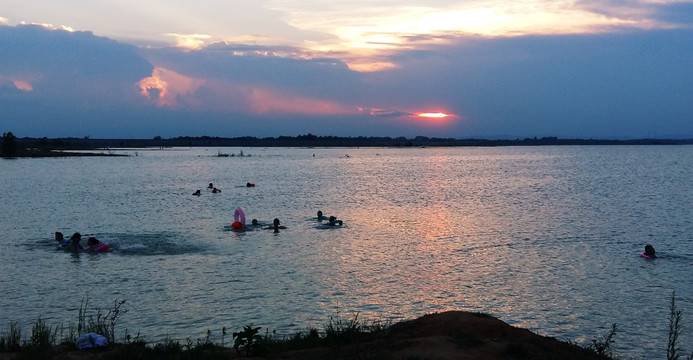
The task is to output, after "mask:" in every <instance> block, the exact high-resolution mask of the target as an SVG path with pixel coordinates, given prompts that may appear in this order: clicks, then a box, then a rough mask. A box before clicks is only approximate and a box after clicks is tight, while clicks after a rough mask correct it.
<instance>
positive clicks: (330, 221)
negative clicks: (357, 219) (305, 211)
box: [231, 208, 344, 233]
mask: <svg viewBox="0 0 693 360" xmlns="http://www.w3.org/2000/svg"><path fill="white" fill-rule="evenodd" d="M242 212H243V210H241V209H240V208H239V209H236V213H242ZM317 219H318V222H319V223H320V224H322V225H327V226H342V225H343V224H344V221H342V220H339V219H337V217H336V216H329V217H328V216H325V215H323V213H322V211H320V210H318V217H317ZM323 220H327V222H326V223H323ZM261 226H263V225H262V224H260V222H259V221H258V220H257V219H253V220H251V222H250V226H246V224H245V214H243V216H242V219H241V218H240V216H236V214H234V222H233V223H232V224H231V228H232V229H234V230H245V229H246V228H248V227H261ZM263 229H265V230H274V232H275V233H278V232H279V230H280V229H286V226H283V225H282V224H281V222H280V221H279V219H278V218H275V219H274V221H272V225H271V226H267V227H265V228H263Z"/></svg>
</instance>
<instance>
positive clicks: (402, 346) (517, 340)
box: [0, 311, 608, 360]
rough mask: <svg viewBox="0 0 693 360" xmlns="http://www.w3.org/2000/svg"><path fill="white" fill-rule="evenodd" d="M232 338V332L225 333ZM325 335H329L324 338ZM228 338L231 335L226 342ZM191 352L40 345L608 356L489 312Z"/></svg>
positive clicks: (75, 353)
mask: <svg viewBox="0 0 693 360" xmlns="http://www.w3.org/2000/svg"><path fill="white" fill-rule="evenodd" d="M229 338H230V336H229ZM325 340H329V339H325ZM228 342H229V343H231V340H230V339H229V341H228ZM287 342H288V341H287ZM208 345H210V346H207V347H205V348H204V349H203V350H201V351H199V352H197V353H195V354H187V355H189V356H183V355H186V354H185V353H183V354H180V353H178V354H171V353H169V354H166V353H153V351H152V350H151V347H147V346H144V345H143V344H141V343H134V342H133V343H130V344H111V345H109V346H108V347H107V348H105V349H92V350H85V351H79V350H77V349H76V348H75V347H74V345H72V344H62V345H56V346H52V347H51V348H49V349H46V350H44V352H43V353H42V354H41V357H42V358H44V359H67V360H93V359H103V360H106V359H123V358H138V359H168V358H176V359H180V358H185V359H187V358H191V359H193V358H194V359H236V358H253V359H287V360H292V359H296V360H298V359H309V360H312V359H316V360H317V359H331V360H341V359H344V360H346V359H442V360H444V359H462V360H464V359H490V360H494V359H539V360H541V359H565V360H572V359H576V360H577V359H608V357H605V356H603V355H599V354H597V352H595V351H594V350H592V349H586V348H583V347H580V346H578V345H575V344H571V343H568V342H564V341H559V340H557V339H555V338H553V337H546V336H541V335H537V334H535V333H532V332H531V331H529V330H527V329H524V328H518V327H514V326H511V325H509V324H507V323H505V322H503V321H501V320H499V319H497V318H495V317H493V316H490V315H486V314H482V313H474V312H467V311H447V312H442V313H435V314H429V315H424V316H422V317H419V318H416V319H414V320H407V321H402V322H399V323H396V324H394V325H392V326H388V327H385V328H383V329H378V330H376V331H372V332H368V333H365V334H360V335H359V336H358V337H354V336H352V337H350V338H349V339H348V341H338V342H335V341H320V342H312V343H311V344H309V345H307V346H302V347H299V348H296V347H293V348H291V347H286V346H284V347H281V346H280V347H268V348H266V349H265V350H264V351H263V353H262V354H260V353H256V354H250V355H251V356H247V354H246V353H245V352H244V351H243V350H242V349H241V350H240V351H236V350H235V349H233V347H231V345H229V344H226V345H227V346H226V347H224V346H223V345H219V344H214V345H212V344H211V343H208ZM27 355H29V358H33V357H32V356H31V355H30V354H26V351H19V352H5V353H0V360H13V359H23V358H27Z"/></svg>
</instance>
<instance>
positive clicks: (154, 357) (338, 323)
mask: <svg viewBox="0 0 693 360" xmlns="http://www.w3.org/2000/svg"><path fill="white" fill-rule="evenodd" d="M124 305H125V300H121V301H119V300H117V299H116V300H115V301H114V303H113V306H112V308H111V309H110V310H108V311H102V310H101V309H100V308H96V309H93V310H91V311H90V310H89V301H88V299H85V300H83V301H82V304H81V306H80V309H79V312H78V321H77V326H76V328H75V327H74V326H68V327H67V328H66V327H64V326H62V325H58V326H51V325H48V324H46V323H45V321H44V320H43V319H41V318H40V317H39V318H38V319H37V320H36V322H35V323H34V325H33V326H32V328H31V334H30V336H29V337H28V338H27V339H24V338H22V331H21V328H20V327H19V326H18V325H17V323H15V322H12V323H10V325H9V328H8V330H7V331H5V332H0V353H1V352H6V353H15V354H17V356H16V357H13V358H15V359H37V358H45V359H51V358H64V356H65V354H63V355H62V357H61V355H59V354H57V355H56V353H55V351H56V350H55V347H62V349H63V350H62V351H63V352H65V351H72V350H75V345H74V343H75V340H76V338H77V336H78V334H82V333H85V332H95V333H97V334H101V335H103V336H105V337H106V338H107V339H108V341H109V346H108V348H109V350H112V351H109V352H103V353H100V354H99V358H100V359H104V360H109V359H123V358H136V359H142V360H150V359H151V360H158V359H174V360H176V359H180V360H187V359H210V360H214V359H227V358H229V357H235V356H248V357H250V356H267V355H271V354H280V353H283V352H286V351H299V350H303V349H313V348H319V347H324V348H326V349H329V350H331V351H333V352H335V353H338V352H339V349H340V348H341V347H343V346H349V345H353V344H357V345H358V344H363V343H366V342H369V341H373V340H377V339H379V338H380V337H383V334H385V333H387V330H388V329H389V328H390V326H391V324H390V323H389V322H382V321H377V320H376V321H369V320H362V319H360V318H359V314H358V313H356V314H354V315H353V316H351V317H348V318H345V317H342V316H340V315H339V313H338V314H337V315H336V316H334V317H330V319H329V321H328V322H327V323H326V324H325V325H323V328H322V331H319V330H318V329H317V328H309V329H307V330H306V331H301V332H297V333H295V334H293V335H289V336H278V335H277V333H276V331H269V330H265V332H264V334H261V333H260V329H261V327H254V326H253V325H252V324H250V325H247V326H245V327H244V328H243V329H241V330H240V331H238V332H233V333H232V338H233V341H228V344H227V337H228V334H227V331H226V327H224V328H222V330H221V336H220V337H219V340H218V341H217V340H215V337H214V336H213V334H212V331H211V330H207V334H206V336H204V337H202V338H198V339H197V340H196V341H193V340H192V339H190V338H188V339H187V340H186V342H184V343H181V342H179V341H176V340H172V339H166V340H164V341H162V342H160V343H156V344H148V343H147V342H146V341H145V340H144V339H143V338H141V337H140V334H139V333H138V334H137V335H136V336H134V337H133V336H131V335H130V334H129V333H128V332H127V330H126V331H125V333H124V335H123V337H122V340H120V341H118V339H117V338H116V328H117V325H118V321H119V319H120V317H121V316H122V315H124V314H126V313H127V312H128V310H127V309H126V308H125V307H124ZM478 316H481V317H484V316H490V315H486V314H483V313H479V314H478ZM682 319H683V311H682V310H680V309H678V308H677V307H676V296H675V293H672V296H671V305H670V315H669V342H668V346H667V349H666V358H667V360H681V359H682V355H681V354H682V353H683V350H682V348H681V346H680V336H681V329H682V326H681V323H682ZM616 334H617V326H616V324H613V325H612V327H611V330H610V331H609V332H608V333H607V334H606V335H605V336H603V337H602V338H601V339H593V340H592V346H587V347H584V349H586V350H589V351H591V352H593V353H594V354H596V355H597V356H598V357H599V358H601V359H616V358H618V356H617V355H614V354H613V351H612V349H611V347H610V346H611V344H612V343H613V342H614V341H615V337H616ZM452 335H454V334H452ZM452 335H451V336H452ZM463 340H464V342H465V344H466V345H470V344H467V342H469V341H472V342H473V339H471V340H470V339H466V338H465V339H463ZM479 341H480V340H479ZM231 344H233V345H232V347H229V346H228V345H231ZM400 345H401V344H400ZM462 348H464V346H462ZM94 351H99V350H98V349H96V350H94ZM503 352H504V354H505V355H506V356H508V357H512V358H524V357H526V355H527V349H526V347H525V344H522V343H511V344H509V345H507V346H506V348H505V349H504V351H503ZM685 359H687V360H693V353H691V355H688V356H687V357H685Z"/></svg>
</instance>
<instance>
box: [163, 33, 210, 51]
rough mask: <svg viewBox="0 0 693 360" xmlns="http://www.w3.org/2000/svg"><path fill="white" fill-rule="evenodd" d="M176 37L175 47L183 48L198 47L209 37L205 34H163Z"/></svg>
mask: <svg viewBox="0 0 693 360" xmlns="http://www.w3.org/2000/svg"><path fill="white" fill-rule="evenodd" d="M165 35H166V36H170V37H173V38H174V39H176V47H179V48H184V49H199V48H201V47H202V46H204V44H205V40H208V39H210V38H211V36H210V35H205V34H186V35H183V34H165Z"/></svg>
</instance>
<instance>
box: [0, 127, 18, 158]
mask: <svg viewBox="0 0 693 360" xmlns="http://www.w3.org/2000/svg"><path fill="white" fill-rule="evenodd" d="M18 148H19V147H18V145H17V137H16V136H14V134H13V133H12V132H6V133H3V134H2V146H1V148H0V151H1V152H2V156H13V155H14V154H16V153H17V149H18Z"/></svg>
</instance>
